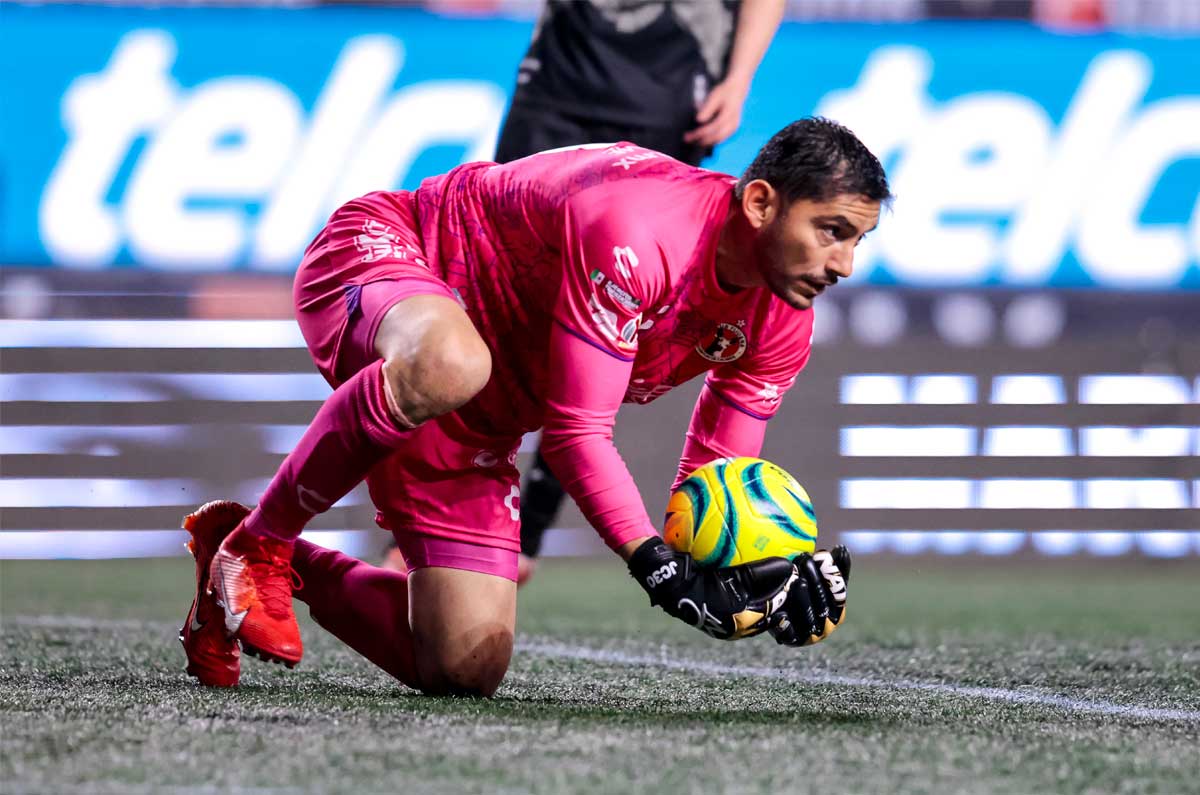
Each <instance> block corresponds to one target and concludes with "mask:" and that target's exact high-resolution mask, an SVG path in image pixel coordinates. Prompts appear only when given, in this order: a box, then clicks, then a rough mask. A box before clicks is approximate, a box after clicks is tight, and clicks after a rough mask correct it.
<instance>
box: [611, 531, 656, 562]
mask: <svg viewBox="0 0 1200 795" xmlns="http://www.w3.org/2000/svg"><path fill="white" fill-rule="evenodd" d="M652 541H657V542H658V543H660V544H661V543H662V538H660V537H659V536H657V535H645V536H638V537H637V538H634V539H630V540H629V541H626V542H625V543H624V544H621V545H620V546H618V547H616V548H615V549H614V551H615V552H616V553H617V554H618V555H620V556H621V560H623V561H625V562H626V563H629V561H630V559H631V558H632V557H633V556H634V555H635V554H636V553H637V551H638V550H639V549H641V548H642V547H643V546H645V545H646V544H649V543H650V542H652Z"/></svg>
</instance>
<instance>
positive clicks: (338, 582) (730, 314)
mask: <svg viewBox="0 0 1200 795" xmlns="http://www.w3.org/2000/svg"><path fill="white" fill-rule="evenodd" d="M889 200H890V192H889V190H888V186H887V180H886V177H885V176H884V172H883V169H882V167H881V166H880V164H879V161H878V160H877V159H876V158H875V157H874V156H873V155H872V154H871V153H870V152H869V151H868V150H867V149H866V148H865V147H864V146H863V144H862V143H861V142H860V141H859V140H858V139H857V138H856V137H855V136H854V135H853V133H851V132H850V131H849V130H847V129H845V128H844V127H841V126H840V125H837V124H835V123H833V122H830V121H827V120H824V119H804V120H801V121H799V122H795V123H793V124H791V125H789V126H788V127H786V128H784V129H783V130H781V131H780V132H779V133H777V134H776V135H775V136H774V137H772V138H771V140H770V141H769V142H768V143H767V144H766V145H765V146H764V147H763V148H762V149H761V150H760V151H759V153H758V155H757V156H756V157H755V159H754V161H753V162H752V163H751V165H750V166H749V167H748V168H747V170H746V171H745V173H743V175H742V176H741V178H740V179H738V178H734V177H730V176H727V175H725V174H719V173H715V172H711V171H706V170H703V169H698V168H694V167H691V166H687V165H684V164H683V163H680V162H678V161H676V160H673V159H671V158H669V157H666V156H665V155H662V154H660V153H658V152H655V151H653V150H648V149H643V148H640V147H637V146H634V145H632V144H611V145H609V144H605V145H597V146H587V147H578V148H573V149H567V150H558V151H551V152H545V153H542V154H538V155H534V156H532V157H528V158H525V159H522V160H518V161H515V162H513V163H509V164H505V165H496V164H492V163H470V164H467V165H464V166H460V167H458V168H456V169H454V170H453V171H451V172H449V173H448V174H445V175H442V176H438V177H432V178H430V179H427V180H425V181H424V182H423V183H422V184H421V186H420V188H418V189H417V190H416V191H414V192H411V193H409V192H405V191H400V192H379V193H373V194H369V195H367V196H364V197H362V198H359V199H356V200H353V201H351V202H349V203H347V204H346V205H344V206H343V207H342V208H340V209H339V210H337V211H336V212H335V213H334V214H333V216H332V217H331V218H330V220H329V223H328V224H327V225H326V227H325V228H324V229H323V230H322V231H321V232H320V233H319V234H318V236H317V238H316V239H315V240H314V241H313V243H312V244H311V245H310V246H309V248H308V251H307V252H306V254H305V257H304V260H303V261H302V263H301V265H300V268H299V270H298V272H297V274H296V286H295V299H296V315H297V320H298V322H299V324H300V328H301V331H302V333H303V334H304V337H305V340H306V342H307V343H308V346H309V350H310V352H311V353H312V355H313V359H314V361H315V363H316V365H317V367H318V369H319V370H320V372H321V373H322V374H323V375H324V376H325V378H326V379H327V380H328V381H329V383H330V385H331V386H333V387H334V392H333V394H332V395H331V396H330V397H329V398H328V399H327V400H326V402H325V403H324V405H323V406H322V407H321V409H320V411H319V412H318V413H317V416H316V417H315V418H314V420H313V422H312V423H311V424H310V426H309V427H308V429H307V430H306V431H305V433H304V435H303V436H302V438H301V440H300V442H299V443H298V445H297V446H296V448H295V449H294V450H293V451H292V453H291V454H289V455H288V457H287V459H286V460H285V461H284V462H283V464H282V466H281V467H280V469H279V471H278V472H277V473H276V474H275V477H274V478H273V479H272V481H271V483H270V484H269V486H268V487H267V489H266V491H265V493H264V494H263V496H262V499H261V500H260V502H259V504H258V506H257V507H255V508H254V509H253V510H252V511H251V510H247V509H246V508H243V507H242V506H239V505H237V504H236V503H230V502H216V503H210V504H208V505H206V506H204V507H203V508H201V509H200V510H199V511H197V512H196V513H195V514H192V515H191V516H189V517H188V518H187V520H186V521H185V526H186V527H187V528H188V529H189V530H190V532H191V533H192V537H193V551H194V553H195V555H196V562H197V566H196V573H197V593H196V598H195V600H194V602H193V605H192V609H191V611H190V613H189V615H188V619H187V621H186V622H185V624H184V627H183V631H182V633H181V639H182V641H183V644H184V649H185V652H186V654H187V657H188V671H189V672H190V673H192V674H193V675H195V676H196V677H197V678H199V679H200V681H201V682H203V683H205V684H211V685H232V684H236V682H237V679H238V674H239V670H240V669H239V666H240V659H239V645H238V642H240V646H241V650H244V651H246V652H248V653H251V654H254V655H256V656H259V657H262V658H263V659H268V660H274V661H279V662H283V663H285V664H287V665H295V664H296V663H298V662H299V661H300V658H301V655H302V643H301V638H300V631H299V627H298V625H297V623H296V618H295V614H294V613H293V611H292V596H293V589H294V595H295V596H296V597H297V598H299V599H300V600H301V601H304V602H306V603H307V604H308V605H309V610H310V612H311V614H312V616H313V618H314V619H315V620H316V622H317V623H318V624H320V625H321V626H322V627H324V628H325V629H326V630H328V631H329V632H331V633H332V634H333V635H335V636H337V637H338V638H340V639H341V640H342V641H344V642H345V643H346V644H348V645H349V646H351V647H352V648H353V649H355V650H356V651H358V652H359V653H360V654H362V655H363V656H365V657H366V658H367V659H369V660H371V661H372V662H374V663H375V664H376V665H378V666H380V667H381V668H383V669H384V670H386V671H387V672H388V673H390V674H392V675H393V676H395V677H396V678H397V679H399V680H400V681H402V682H404V683H405V684H407V685H410V686H412V687H414V688H418V689H420V690H423V691H425V692H429V693H467V694H478V695H490V694H491V693H493V692H494V691H495V689H496V688H497V687H498V686H499V684H500V681H501V679H502V678H503V676H504V674H505V672H506V670H507V667H508V663H509V659H510V657H511V654H512V641H513V630H514V626H515V618H516V577H517V555H518V552H519V549H520V540H519V523H518V517H519V511H520V507H519V504H518V503H519V495H520V489H519V487H518V483H517V480H518V473H517V470H516V467H515V465H514V461H515V458H516V450H517V446H518V444H519V442H520V439H521V437H522V435H523V434H524V433H526V432H527V431H530V430H533V429H536V428H539V427H542V428H543V434H542V452H543V455H544V456H545V457H546V459H547V461H548V462H549V463H550V465H551V466H552V467H553V469H554V471H555V472H556V473H557V475H558V477H559V479H560V480H561V481H562V484H563V486H564V487H565V489H566V490H567V493H568V494H570V495H571V496H572V497H573V498H574V499H575V501H576V503H577V504H578V505H579V506H580V508H581V509H582V511H583V513H584V515H585V516H586V517H587V518H588V520H589V522H590V523H591V524H592V526H593V527H594V528H595V529H596V530H597V531H598V532H599V533H600V535H601V536H602V538H603V539H604V541H605V542H606V543H607V544H608V546H609V547H610V548H612V549H613V551H614V552H616V553H617V554H618V555H620V556H621V557H622V558H623V559H624V560H625V561H626V562H627V564H628V567H629V569H630V572H631V573H632V574H633V575H634V578H635V580H636V581H637V582H638V583H639V584H640V585H641V586H642V587H643V588H644V589H645V590H646V591H647V592H648V593H649V595H650V600H651V602H652V603H653V604H656V605H659V606H661V607H662V608H663V609H664V610H665V611H666V612H667V613H669V614H670V615H672V616H674V617H676V618H678V619H680V620H683V621H686V622H687V623H689V624H692V625H694V626H696V627H697V628H699V629H701V630H703V631H705V632H707V633H708V634H710V635H713V636H715V637H721V638H732V637H742V636H746V635H752V634H757V633H759V632H762V631H768V630H769V631H770V632H771V633H772V634H774V635H775V637H776V639H777V640H778V641H780V642H782V643H788V644H804V643H810V642H814V641H816V640H819V639H821V638H822V637H824V636H826V635H827V634H828V632H829V631H831V629H832V628H833V627H834V626H836V622H837V620H839V619H840V616H841V609H842V605H843V603H844V598H845V588H844V575H845V574H846V573H847V572H846V571H845V568H846V565H845V564H846V563H847V561H846V559H845V558H844V557H840V555H841V552H840V550H839V551H838V554H829V553H819V554H818V555H816V556H813V557H811V558H810V557H803V558H801V559H799V560H798V563H797V564H796V565H793V564H792V563H790V562H788V561H786V560H783V559H780V558H774V559H768V560H766V561H759V562H757V563H751V564H745V565H742V566H736V567H731V568H728V569H721V570H715V571H714V570H700V569H698V568H696V567H695V566H694V565H693V564H692V562H691V560H690V558H688V557H687V556H685V555H681V554H679V553H676V552H674V551H673V550H671V549H670V548H668V547H667V546H666V545H665V544H664V543H663V542H662V540H661V539H660V538H659V536H658V533H657V530H656V529H655V524H654V523H653V522H652V521H651V520H650V518H649V516H648V515H647V513H646V509H645V507H644V505H643V503H642V501H641V498H640V496H639V495H638V492H637V488H636V486H635V485H634V483H633V481H632V479H631V478H630V476H629V473H628V470H627V469H626V468H625V466H624V464H623V462H622V461H621V459H620V456H619V454H618V453H617V450H616V448H615V447H614V446H613V444H612V427H613V424H614V422H615V418H616V414H617V409H618V408H619V407H620V404H621V403H622V402H635V403H649V402H650V401H652V400H654V399H655V398H656V397H658V396H659V395H662V394H663V393H665V392H666V391H668V390H670V389H671V388H673V387H675V386H678V385H679V384H682V383H684V382H685V381H688V380H689V379H691V378H693V377H694V376H696V375H699V374H701V373H707V374H708V375H707V379H706V382H705V388H704V389H703V390H702V392H701V394H700V397H699V399H698V402H697V404H696V407H695V410H694V412H693V416H692V421H691V426H690V428H689V430H688V434H687V439H686V441H685V444H684V449H683V454H682V457H681V461H680V472H681V473H687V472H690V471H691V470H693V469H695V468H696V467H697V466H699V465H701V464H703V463H705V462H707V461H708V460H710V459H712V458H716V457H719V456H729V455H756V454H758V452H759V450H760V447H761V445H762V441H763V436H764V433H765V427H766V421H767V420H768V419H769V418H770V416H771V415H772V414H773V413H774V412H775V410H776V407H777V406H778V403H779V399H780V396H781V395H782V394H783V393H784V392H786V391H787V389H788V388H789V387H790V386H791V384H792V382H793V381H794V380H795V378H796V375H797V374H798V373H799V371H800V369H801V368H802V367H803V366H804V364H805V362H806V361H807V359H808V355H809V345H810V338H811V334H812V311H811V308H812V304H813V301H814V300H815V299H816V298H817V296H818V295H820V293H821V292H823V291H824V290H825V289H826V288H828V287H829V286H831V285H833V284H835V283H836V282H837V281H838V280H840V279H843V278H846V277H848V276H850V274H851V271H852V262H853V255H854V248H855V246H856V245H857V243H858V242H859V241H860V240H861V239H862V238H863V236H864V235H865V234H866V233H867V232H868V231H870V230H871V229H873V228H874V227H875V225H876V223H877V222H878V217H879V212H880V208H881V205H882V204H884V203H886V202H887V201H889ZM363 479H366V481H367V483H368V486H369V488H370V492H371V497H372V500H373V501H374V503H375V505H376V507H377V508H378V516H377V520H378V522H379V524H380V525H381V526H382V527H384V528H385V529H388V530H390V531H391V532H392V533H393V535H394V537H395V538H396V541H397V544H398V546H399V548H400V549H401V551H402V552H403V554H404V558H405V560H406V561H407V562H408V564H409V566H410V569H411V570H410V572H408V573H407V574H402V573H398V572H394V571H388V570H385V569H382V568H379V567H375V566H371V565H368V564H366V563H363V562H360V561H357V560H355V559H353V558H349V557H347V556H344V555H341V554H340V553H338V552H335V551H332V550H327V549H323V548H321V547H317V546H315V545H313V544H311V543H308V542H306V541H303V540H300V539H299V535H300V532H301V530H302V529H303V528H304V526H305V524H306V523H307V522H308V521H309V520H310V519H311V518H312V517H313V516H314V515H315V514H317V513H320V512H322V511H324V510H326V509H328V508H329V507H330V506H331V505H333V504H334V503H335V502H337V500H339V499H341V497H343V496H344V495H345V494H347V493H348V492H349V491H350V490H351V489H352V488H354V486H355V485H356V484H357V483H359V482H360V481H362V480H363ZM235 641H236V642H235Z"/></svg>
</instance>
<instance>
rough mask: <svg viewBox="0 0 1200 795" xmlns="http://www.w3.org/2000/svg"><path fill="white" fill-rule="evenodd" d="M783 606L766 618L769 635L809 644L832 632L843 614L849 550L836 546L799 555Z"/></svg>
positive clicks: (791, 643)
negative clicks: (768, 618) (829, 549)
mask: <svg viewBox="0 0 1200 795" xmlns="http://www.w3.org/2000/svg"><path fill="white" fill-rule="evenodd" d="M792 563H793V564H794V565H795V567H796V574H795V577H794V578H793V579H792V580H791V581H790V582H789V583H788V588H787V598H786V599H785V600H784V603H783V607H782V608H781V609H779V610H777V611H775V612H774V613H773V614H772V615H771V618H770V620H769V624H770V631H771V635H772V636H774V638H775V640H776V641H777V642H779V643H781V644H783V645H785V646H811V645H812V644H814V643H820V642H821V641H823V640H825V638H827V637H829V636H830V635H831V634H833V631H834V630H835V629H837V628H838V627H839V626H840V625H841V623H842V619H844V618H845V617H846V585H847V583H848V582H849V581H850V551H849V550H847V549H846V548H845V547H844V546H840V545H839V546H836V547H834V548H833V550H832V551H827V550H824V549H822V550H820V551H819V552H817V553H816V554H815V555H809V554H808V553H807V552H806V553H804V554H803V555H798V556H797V557H796V558H795V559H794V560H793V561H792Z"/></svg>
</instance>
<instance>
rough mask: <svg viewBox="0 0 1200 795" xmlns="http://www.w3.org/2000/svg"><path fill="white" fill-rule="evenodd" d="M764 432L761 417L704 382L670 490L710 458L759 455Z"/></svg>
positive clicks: (764, 419)
mask: <svg viewBox="0 0 1200 795" xmlns="http://www.w3.org/2000/svg"><path fill="white" fill-rule="evenodd" d="M766 433H767V420H766V418H765V417H756V416H751V415H750V414H748V413H747V412H746V410H745V409H743V408H741V407H740V406H737V405H736V404H734V403H733V402H731V401H730V400H729V399H728V398H726V397H724V396H722V395H721V393H720V392H718V391H716V390H715V389H714V388H713V387H711V386H709V385H708V384H707V383H705V385H704V388H703V389H701V390H700V397H699V398H697V399H696V408H695V409H694V410H693V411H692V421H691V424H690V425H688V430H687V437H686V438H685V439H684V442H683V455H681V456H680V458H679V471H678V472H676V473H675V482H674V483H672V484H671V490H672V491H674V490H675V489H677V488H679V484H680V483H682V482H683V481H684V480H685V479H686V478H687V476H688V475H690V474H692V473H693V472H695V471H696V470H697V469H699V468H700V467H702V466H704V465H705V464H707V463H708V462H709V461H712V460H714V459H717V458H735V457H737V456H757V455H758V454H759V453H760V452H762V445H763V438H764V437H765V436H766Z"/></svg>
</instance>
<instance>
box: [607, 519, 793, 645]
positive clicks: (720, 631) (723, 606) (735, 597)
mask: <svg viewBox="0 0 1200 795" xmlns="http://www.w3.org/2000/svg"><path fill="white" fill-rule="evenodd" d="M629 573H630V574H632V575H633V578H634V579H635V580H637V581H638V584H639V585H641V586H642V587H643V588H644V589H646V593H648V594H650V604H652V605H657V606H658V607H661V608H662V609H663V610H665V611H666V612H667V613H668V614H669V615H672V616H674V617H675V618H678V619H679V620H680V621H682V622H684V623H685V624H690V625H691V626H693V627H695V628H696V629H698V630H700V631H701V632H704V633H706V634H708V635H711V636H712V637H714V638H721V639H723V640H737V639H738V638H746V637H749V636H751V635H757V634H759V633H760V632H762V631H763V630H765V629H767V626H768V623H767V622H768V619H769V618H770V617H771V616H772V614H773V613H774V612H775V611H776V610H778V609H779V608H780V606H782V605H783V603H784V600H785V599H786V598H787V595H788V593H787V590H786V586H787V585H788V583H789V582H791V581H792V580H793V579H794V574H795V569H794V567H793V566H792V564H791V563H789V562H788V561H787V560H786V559H785V558H765V559H763V560H758V561H754V562H753V563H743V564H741V565H738V566H727V567H725V568H722V569H702V568H700V567H699V566H698V565H696V562H695V561H694V560H692V557H691V556H690V555H687V554H685V553H682V552H676V551H675V550H674V549H672V548H671V547H669V546H667V545H666V544H665V543H663V541H662V539H660V538H650V539H647V540H646V541H645V543H643V544H642V545H641V546H639V547H638V548H637V550H636V551H634V553H633V555H632V556H631V557H630V558H629Z"/></svg>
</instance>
